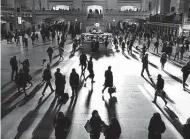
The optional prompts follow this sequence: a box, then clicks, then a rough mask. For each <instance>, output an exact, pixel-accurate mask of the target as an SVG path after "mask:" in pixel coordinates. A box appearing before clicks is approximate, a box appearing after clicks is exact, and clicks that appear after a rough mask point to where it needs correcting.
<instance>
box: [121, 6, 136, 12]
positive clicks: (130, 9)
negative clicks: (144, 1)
mask: <svg viewBox="0 0 190 139" xmlns="http://www.w3.org/2000/svg"><path fill="white" fill-rule="evenodd" d="M120 10H121V11H137V7H135V6H129V5H127V6H122V7H121V9H120Z"/></svg>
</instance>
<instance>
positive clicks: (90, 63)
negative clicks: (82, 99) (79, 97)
mask: <svg viewBox="0 0 190 139" xmlns="http://www.w3.org/2000/svg"><path fill="white" fill-rule="evenodd" d="M88 71H89V75H88V76H87V77H86V78H85V82H86V80H87V79H88V78H91V79H92V80H91V83H94V82H95V81H94V70H93V62H92V57H90V60H89V61H88ZM85 86H86V83H85Z"/></svg>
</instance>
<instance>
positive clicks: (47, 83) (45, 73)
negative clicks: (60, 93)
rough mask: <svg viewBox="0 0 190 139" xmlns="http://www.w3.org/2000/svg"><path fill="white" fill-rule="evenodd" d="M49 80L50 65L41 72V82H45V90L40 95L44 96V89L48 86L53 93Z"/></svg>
mask: <svg viewBox="0 0 190 139" xmlns="http://www.w3.org/2000/svg"><path fill="white" fill-rule="evenodd" d="M51 78H52V76H51V70H50V65H49V64H48V65H47V68H46V69H45V70H44V72H43V80H44V81H45V82H46V85H45V88H44V90H43V92H42V95H44V93H45V91H46V89H47V87H48V86H49V87H50V88H51V91H52V92H53V91H54V90H53V87H52V85H51V81H50V80H51Z"/></svg>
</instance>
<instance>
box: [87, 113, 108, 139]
mask: <svg viewBox="0 0 190 139" xmlns="http://www.w3.org/2000/svg"><path fill="white" fill-rule="evenodd" d="M89 123H90V125H91V128H92V130H91V131H90V138H91V139H99V138H100V132H101V131H102V127H103V126H105V123H104V121H102V119H101V117H100V116H99V114H98V111H97V110H94V111H93V112H92V117H91V118H90V121H89Z"/></svg>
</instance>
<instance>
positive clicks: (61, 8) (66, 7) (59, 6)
mask: <svg viewBox="0 0 190 139" xmlns="http://www.w3.org/2000/svg"><path fill="white" fill-rule="evenodd" d="M53 9H54V10H69V6H67V5H56V6H54V7H53Z"/></svg>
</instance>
